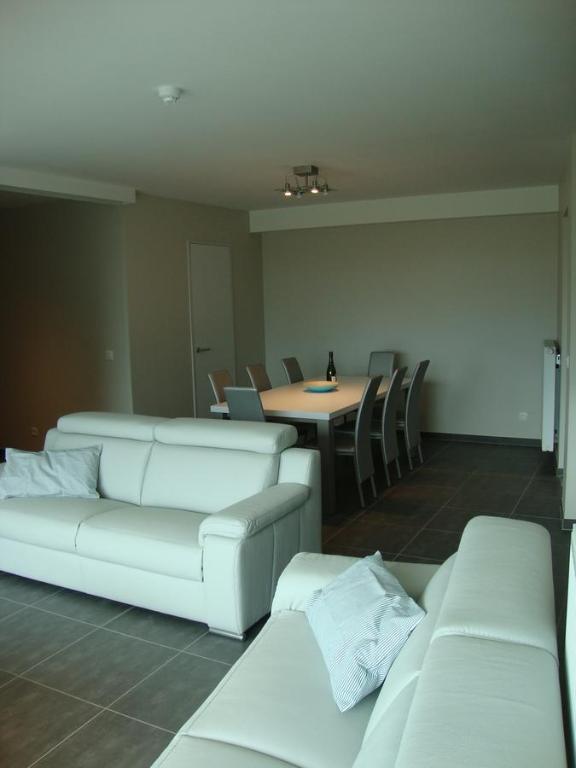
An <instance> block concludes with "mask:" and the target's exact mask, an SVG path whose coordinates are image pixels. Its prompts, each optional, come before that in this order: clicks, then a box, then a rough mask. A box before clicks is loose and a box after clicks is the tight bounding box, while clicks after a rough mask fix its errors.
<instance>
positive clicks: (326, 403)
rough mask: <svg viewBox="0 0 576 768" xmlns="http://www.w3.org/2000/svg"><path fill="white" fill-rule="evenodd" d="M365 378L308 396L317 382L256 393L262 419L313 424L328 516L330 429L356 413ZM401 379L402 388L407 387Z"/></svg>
mask: <svg viewBox="0 0 576 768" xmlns="http://www.w3.org/2000/svg"><path fill="white" fill-rule="evenodd" d="M368 381H369V378H368V377H367V376H341V377H339V378H338V382H337V386H336V388H335V389H334V390H332V391H331V392H311V391H307V390H308V387H310V385H312V384H313V382H314V383H316V384H317V383H318V380H305V381H299V382H297V383H296V384H286V385H285V386H281V387H273V388H272V389H267V390H264V391H263V392H260V399H261V401H262V408H263V410H264V415H265V416H266V418H269V419H271V420H272V419H273V420H275V421H282V420H284V419H285V420H286V421H287V422H294V423H303V424H315V425H316V430H317V437H318V446H317V447H318V449H319V451H320V461H321V467H322V510H323V513H324V515H326V516H330V515H332V514H334V513H335V511H336V461H335V458H336V453H335V450H334V428H335V426H336V425H337V424H338V423H340V422H342V421H344V419H345V417H346V416H347V415H349V414H351V413H354V411H356V410H358V407H359V405H360V401H361V399H362V393H363V392H364V388H365V386H366V384H367V383H368ZM409 383H410V382H409V379H405V380H404V382H403V383H402V388H403V389H406V388H407V387H408V386H409ZM389 384H390V379H388V378H384V379H382V382H381V384H380V387H379V389H378V393H377V395H376V399H377V400H382V399H384V397H385V396H386V393H387V392H388V387H389ZM210 410H211V412H212V413H214V414H220V415H221V416H224V415H225V414H227V413H228V405H227V404H226V403H225V402H223V403H216V404H214V405H212V406H211V408H210Z"/></svg>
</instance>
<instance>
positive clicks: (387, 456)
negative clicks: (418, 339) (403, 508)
mask: <svg viewBox="0 0 576 768" xmlns="http://www.w3.org/2000/svg"><path fill="white" fill-rule="evenodd" d="M407 370H408V369H407V368H406V367H404V368H397V369H396V370H395V371H394V374H393V376H392V380H391V381H390V386H389V387H388V392H387V393H386V399H385V401H384V408H383V409H382V425H381V435H380V439H381V441H382V458H383V460H384V470H385V472H386V482H387V483H388V485H390V472H389V470H388V465H389V464H391V463H392V462H393V461H394V462H395V463H396V471H397V473H398V477H402V473H401V471H400V462H399V461H398V456H399V450H398V435H397V432H396V418H397V413H398V411H399V410H400V408H401V406H402V399H403V395H402V382H403V381H404V377H405V376H406V371H407Z"/></svg>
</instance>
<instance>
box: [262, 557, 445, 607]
mask: <svg viewBox="0 0 576 768" xmlns="http://www.w3.org/2000/svg"><path fill="white" fill-rule="evenodd" d="M358 559H359V558H357V557H347V556H345V555H320V554H317V553H315V552H299V553H298V554H296V555H294V557H293V558H292V560H291V561H290V562H289V563H288V565H287V566H286V568H285V569H284V571H283V573H282V574H281V576H280V578H279V579H278V585H277V587H276V593H275V595H274V600H273V601H272V613H274V612H275V611H303V610H305V609H306V605H307V604H308V601H309V600H310V598H311V597H312V593H313V592H315V591H316V590H317V589H322V587H325V586H326V584H329V583H330V582H331V581H332V580H333V579H335V578H336V576H338V575H339V574H341V573H342V571H345V570H346V569H347V568H349V567H350V566H351V565H354V563H355V562H357V561H358ZM384 562H385V564H386V567H387V568H388V569H389V570H390V571H392V573H393V574H394V575H395V576H396V578H397V579H398V581H399V582H400V583H401V584H402V586H403V587H404V589H405V590H406V592H408V594H409V595H410V596H411V597H413V598H415V599H418V598H419V597H420V595H421V594H422V592H423V591H424V588H425V586H426V584H427V583H428V582H429V581H430V579H431V578H432V576H433V575H434V573H435V572H436V571H437V570H438V568H439V567H440V566H439V565H433V564H432V563H397V562H387V561H384Z"/></svg>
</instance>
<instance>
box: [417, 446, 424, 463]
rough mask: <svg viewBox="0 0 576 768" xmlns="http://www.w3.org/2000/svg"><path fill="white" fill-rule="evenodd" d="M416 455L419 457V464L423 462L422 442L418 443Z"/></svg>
mask: <svg viewBox="0 0 576 768" xmlns="http://www.w3.org/2000/svg"><path fill="white" fill-rule="evenodd" d="M418 456H419V457H420V464H424V456H422V444H421V443H418Z"/></svg>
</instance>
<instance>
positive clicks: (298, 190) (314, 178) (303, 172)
mask: <svg viewBox="0 0 576 768" xmlns="http://www.w3.org/2000/svg"><path fill="white" fill-rule="evenodd" d="M292 173H293V175H294V179H293V181H292V183H291V182H290V181H288V177H286V178H285V180H284V186H283V187H281V188H280V189H278V190H276V191H277V192H282V194H283V195H284V197H290V198H293V199H294V198H295V199H297V200H300V199H301V198H302V197H304V195H307V194H308V193H310V194H311V195H319V194H320V193H321V194H323V195H327V194H328V193H329V192H334V191H335V190H334V189H333V187H329V186H328V182H327V181H326V179H323V178H321V177H320V172H319V169H318V166H316V165H296V166H295V167H294V168H293V169H292Z"/></svg>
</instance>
